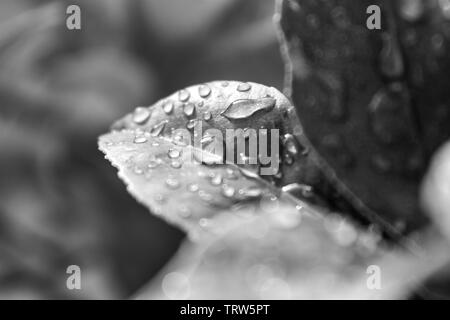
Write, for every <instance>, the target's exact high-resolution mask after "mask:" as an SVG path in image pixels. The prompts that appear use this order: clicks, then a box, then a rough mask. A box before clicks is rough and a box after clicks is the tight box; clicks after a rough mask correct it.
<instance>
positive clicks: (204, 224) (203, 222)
mask: <svg viewBox="0 0 450 320" xmlns="http://www.w3.org/2000/svg"><path fill="white" fill-rule="evenodd" d="M198 224H199V225H200V227H202V228H207V227H208V226H209V220H208V219H206V218H201V219H200V220H199V221H198Z"/></svg>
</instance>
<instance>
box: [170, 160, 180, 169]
mask: <svg viewBox="0 0 450 320" xmlns="http://www.w3.org/2000/svg"><path fill="white" fill-rule="evenodd" d="M170 166H171V167H172V168H175V169H180V168H181V167H182V163H181V162H180V161H178V160H173V161H172V162H171V163H170Z"/></svg>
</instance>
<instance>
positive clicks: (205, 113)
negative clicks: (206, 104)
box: [203, 111, 212, 121]
mask: <svg viewBox="0 0 450 320" xmlns="http://www.w3.org/2000/svg"><path fill="white" fill-rule="evenodd" d="M211 117H212V116H211V112H210V111H205V112H204V113H203V119H205V121H209V120H211Z"/></svg>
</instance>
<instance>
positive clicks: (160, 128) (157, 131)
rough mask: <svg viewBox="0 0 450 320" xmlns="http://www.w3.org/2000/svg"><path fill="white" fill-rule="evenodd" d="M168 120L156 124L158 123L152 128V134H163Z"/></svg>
mask: <svg viewBox="0 0 450 320" xmlns="http://www.w3.org/2000/svg"><path fill="white" fill-rule="evenodd" d="M167 122H168V121H167V120H163V121H161V122H160V123H158V124H156V125H155V126H154V127H153V128H152V130H150V134H151V135H152V136H153V137H157V136H159V135H161V133H162V132H163V130H164V127H165V126H166V123H167Z"/></svg>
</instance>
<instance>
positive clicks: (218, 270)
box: [135, 200, 448, 300]
mask: <svg viewBox="0 0 450 320" xmlns="http://www.w3.org/2000/svg"><path fill="white" fill-rule="evenodd" d="M265 208H266V209H265V210H260V209H259V206H258V203H257V202H252V203H251V205H249V206H247V207H245V208H242V209H240V211H239V212H240V214H241V215H245V216H248V217H251V218H249V219H247V220H246V221H241V223H240V224H237V225H234V226H233V227H232V228H230V229H229V230H228V231H227V232H226V233H224V234H222V235H220V236H219V237H217V238H216V239H215V240H213V241H212V242H197V243H194V244H193V243H192V242H189V241H186V242H185V243H184V245H182V246H181V248H180V250H179V251H178V253H177V255H176V256H175V257H174V258H173V259H172V261H171V262H170V263H169V264H168V265H167V266H166V267H165V268H164V269H163V270H162V271H161V273H160V274H159V275H158V276H157V277H156V278H155V279H153V280H152V281H151V282H150V283H149V284H148V285H146V286H145V287H143V288H142V289H141V290H140V291H139V292H138V293H137V294H136V296H135V298H136V299H269V300H270V299H404V298H407V297H408V296H409V294H410V291H411V290H412V289H414V288H416V287H418V285H419V284H420V283H421V281H422V280H423V279H425V278H426V277H428V276H429V275H430V274H431V273H433V272H434V271H436V270H438V269H439V268H441V267H442V266H443V265H444V264H445V262H447V261H448V256H447V255H445V254H444V255H443V254H442V253H443V252H445V250H442V249H445V248H448V246H447V247H445V246H442V245H440V246H439V248H437V247H436V246H434V243H433V244H432V245H431V246H430V247H429V248H428V249H430V250H429V251H426V254H424V255H423V256H420V255H417V254H411V253H408V252H403V251H400V250H396V249H389V248H387V247H384V246H380V244H379V240H380V235H379V234H377V233H372V232H364V231H361V230H360V229H358V228H357V227H355V225H354V224H353V223H352V221H349V220H347V219H344V218H343V217H342V216H340V215H321V214H318V215H316V214H314V215H311V214H309V213H308V211H300V212H299V211H298V210H296V209H295V207H293V206H291V205H290V204H289V203H288V202H286V201H284V200H279V201H276V202H273V203H271V206H269V207H265ZM255 213H258V214H255ZM369 266H372V268H376V267H378V268H379V269H377V270H380V272H381V288H380V290H371V289H370V288H369V287H368V285H367V282H368V279H369V278H370V276H371V273H368V270H371V269H369ZM405 269H407V270H408V272H407V273H406V274H405Z"/></svg>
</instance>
